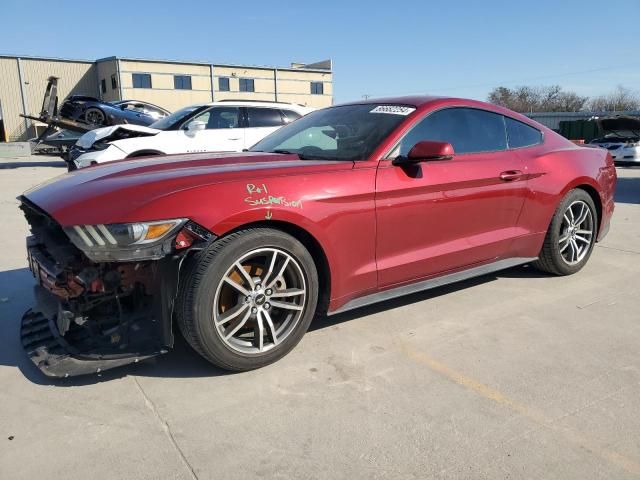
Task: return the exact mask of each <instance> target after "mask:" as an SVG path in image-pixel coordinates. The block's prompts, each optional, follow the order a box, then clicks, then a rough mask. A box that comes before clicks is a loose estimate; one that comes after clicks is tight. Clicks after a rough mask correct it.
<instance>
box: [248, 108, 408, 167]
mask: <svg viewBox="0 0 640 480" xmlns="http://www.w3.org/2000/svg"><path fill="white" fill-rule="evenodd" d="M414 110H415V107H412V106H407V105H375V104H365V105H345V106H340V107H331V108H325V109H324V110H318V111H315V112H312V113H310V114H308V115H306V116H304V117H302V118H301V119H299V120H296V121H295V122H293V123H291V124H289V125H287V126H285V127H282V128H281V129H279V130H277V131H276V132H274V133H272V134H271V135H269V136H268V137H266V138H264V139H263V140H262V141H260V142H258V143H257V144H255V145H254V146H253V147H252V148H251V149H250V151H252V152H272V153H296V154H298V155H299V156H300V158H304V159H317V160H366V159H367V158H369V156H370V155H371V153H372V152H373V151H374V150H375V148H376V147H377V146H378V145H379V144H380V142H382V141H383V140H384V139H385V138H386V137H387V136H388V135H389V134H390V133H391V132H392V131H393V130H394V129H395V128H396V127H397V126H398V125H399V124H400V123H401V122H402V121H403V120H404V119H405V118H406V116H407V115H409V114H410V113H412V112H413V111H414Z"/></svg>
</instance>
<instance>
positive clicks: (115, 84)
mask: <svg viewBox="0 0 640 480" xmlns="http://www.w3.org/2000/svg"><path fill="white" fill-rule="evenodd" d="M116 88H118V78H117V77H116V74H115V73H114V74H113V75H111V90H115V89H116Z"/></svg>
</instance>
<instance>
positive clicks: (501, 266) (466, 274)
mask: <svg viewBox="0 0 640 480" xmlns="http://www.w3.org/2000/svg"><path fill="white" fill-rule="evenodd" d="M536 258H537V257H531V258H525V257H517V258H506V259H504V260H498V261H496V262H492V263H487V264H485V265H480V266H478V267H473V268H469V269H467V270H462V271H459V272H454V273H449V274H446V275H442V276H440V277H435V278H429V279H428V280H423V281H420V282H417V283H412V284H409V285H402V286H401V287H396V288H392V289H389V290H384V291H382V292H377V293H372V294H370V295H366V296H364V297H359V298H355V299H353V300H351V301H349V302H347V303H346V304H344V305H343V306H342V307H340V308H338V309H337V310H334V311H333V312H329V313H328V314H327V315H336V314H338V313H342V312H346V311H348V310H353V309H354V308H360V307H364V306H367V305H371V304H373V303H378V302H384V301H385V300H391V299H392V298H397V297H402V296H404V295H409V294H411V293H416V292H421V291H424V290H430V289H432V288H437V287H441V286H443V285H449V284H450V283H456V282H461V281H463V280H468V279H470V278H474V277H479V276H481V275H487V274H489V273H493V272H497V271H500V270H505V269H507V268H511V267H515V266H517V265H523V264H525V263H529V262H532V261H534V260H536Z"/></svg>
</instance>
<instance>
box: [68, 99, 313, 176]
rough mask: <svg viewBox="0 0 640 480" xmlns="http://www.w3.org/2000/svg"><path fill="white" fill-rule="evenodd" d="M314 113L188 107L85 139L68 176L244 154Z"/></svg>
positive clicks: (224, 105) (242, 104)
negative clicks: (163, 159)
mask: <svg viewBox="0 0 640 480" xmlns="http://www.w3.org/2000/svg"><path fill="white" fill-rule="evenodd" d="M312 110H313V109H311V108H307V107H303V106H301V105H296V104H291V103H279V102H256V101H253V102H248V101H220V102H213V103H207V104H198V105H191V106H189V107H185V108H183V109H181V110H178V111H176V112H174V113H172V114H171V115H169V116H167V117H165V118H162V119H160V120H158V121H157V122H154V123H152V124H151V125H150V126H148V127H144V126H140V125H130V124H125V125H114V126H111V127H104V128H98V129H95V130H92V131H90V132H87V133H85V134H84V135H82V136H81V137H80V138H79V139H78V141H77V143H76V144H75V145H74V146H73V147H72V148H71V149H70V151H69V154H68V158H67V163H68V164H69V170H75V169H77V168H84V167H88V166H91V165H95V164H99V163H105V162H111V161H114V160H122V159H126V158H134V157H147V156H152V155H167V154H173V153H195V152H241V151H242V150H243V149H245V148H249V147H251V146H252V145H254V144H255V143H257V142H258V141H260V140H262V139H263V138H264V137H266V136H267V135H269V134H270V133H272V132H274V131H276V130H277V129H278V128H280V127H281V126H283V125H286V124H288V123H291V122H293V121H294V120H296V119H298V118H300V117H301V116H303V115H306V114H307V113H309V112H311V111H312Z"/></svg>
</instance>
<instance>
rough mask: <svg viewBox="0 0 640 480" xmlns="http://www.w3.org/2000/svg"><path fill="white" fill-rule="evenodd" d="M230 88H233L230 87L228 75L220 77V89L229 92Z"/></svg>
mask: <svg viewBox="0 0 640 480" xmlns="http://www.w3.org/2000/svg"><path fill="white" fill-rule="evenodd" d="M229 90H231V89H230V88H229V79H228V78H227V77H220V78H218V91H220V92H228V91H229Z"/></svg>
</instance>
